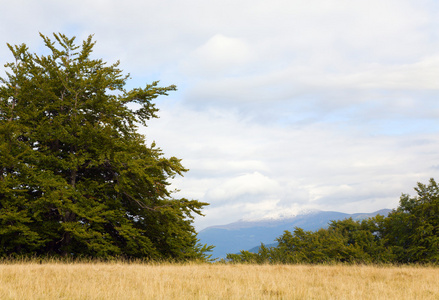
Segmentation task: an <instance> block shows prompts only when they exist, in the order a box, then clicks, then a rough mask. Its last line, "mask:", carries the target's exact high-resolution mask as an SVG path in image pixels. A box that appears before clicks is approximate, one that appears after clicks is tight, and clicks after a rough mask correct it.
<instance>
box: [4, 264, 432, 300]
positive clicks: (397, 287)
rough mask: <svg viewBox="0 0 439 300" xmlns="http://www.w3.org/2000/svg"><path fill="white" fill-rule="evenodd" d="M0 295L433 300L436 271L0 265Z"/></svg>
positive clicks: (272, 267)
mask: <svg viewBox="0 0 439 300" xmlns="http://www.w3.org/2000/svg"><path fill="white" fill-rule="evenodd" d="M0 299H20V300H21V299H439V268H437V267H436V268H434V267H407V266H404V267H389V266H386V267H377V266H306V265H299V266H288V265H224V264H140V263H139V264H126V263H72V264H66V263H43V264H39V263H37V262H26V263H4V264H0Z"/></svg>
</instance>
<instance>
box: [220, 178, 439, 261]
mask: <svg viewBox="0 0 439 300" xmlns="http://www.w3.org/2000/svg"><path fill="white" fill-rule="evenodd" d="M415 190H416V191H417V193H418V196H417V197H413V198H411V197H410V196H408V195H402V196H401V199H400V205H399V207H398V208H397V209H396V210H393V211H392V212H391V213H390V214H389V215H388V216H387V217H384V216H381V215H377V216H375V217H373V218H369V219H365V220H361V221H354V220H353V219H352V218H349V219H345V220H341V221H332V222H331V223H330V224H329V227H328V228H327V229H320V230H318V231H314V232H312V231H304V230H303V229H301V228H295V230H294V232H293V233H291V232H289V231H285V232H284V234H283V235H282V236H280V237H279V238H278V239H277V242H278V244H277V246H276V247H270V248H266V247H265V246H264V245H261V248H260V249H259V251H258V253H250V252H248V251H241V253H240V254H228V255H227V259H228V260H229V261H231V262H240V263H284V264H299V263H311V264H318V263H364V264H368V263H431V264H437V263H438V262H439V187H438V185H437V183H436V182H435V181H434V179H431V180H430V183H429V185H428V186H426V185H424V184H421V183H418V186H417V187H416V188H415Z"/></svg>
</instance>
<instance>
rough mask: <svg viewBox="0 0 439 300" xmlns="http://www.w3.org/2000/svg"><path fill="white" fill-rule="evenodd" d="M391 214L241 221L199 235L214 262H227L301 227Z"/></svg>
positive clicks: (321, 214) (317, 214) (315, 214)
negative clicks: (230, 255) (228, 256)
mask: <svg viewBox="0 0 439 300" xmlns="http://www.w3.org/2000/svg"><path fill="white" fill-rule="evenodd" d="M390 211H391V210H390V209H382V210H379V211H376V212H373V213H356V214H346V213H341V212H335V211H312V212H309V213H306V214H300V215H297V216H294V217H289V218H284V219H263V220H259V221H238V222H234V223H230V224H227V225H218V226H211V227H208V228H206V229H203V230H201V231H200V232H199V233H198V238H199V239H200V242H201V243H202V244H207V245H214V246H215V248H214V249H213V252H212V258H225V257H226V254H227V253H238V252H239V251H240V250H250V249H252V248H255V247H258V246H259V245H260V244H261V243H264V244H273V243H275V239H276V238H278V237H280V236H281V235H282V234H283V232H284V231H285V230H289V231H293V230H294V227H300V228H302V229H304V230H318V229H320V228H327V227H328V224H329V222H330V221H332V220H343V219H346V218H350V217H352V219H354V220H362V219H367V218H370V217H373V216H376V215H378V214H380V215H384V216H387V214H388V213H389V212H390ZM255 249H257V248H255ZM255 249H252V250H255Z"/></svg>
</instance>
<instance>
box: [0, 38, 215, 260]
mask: <svg viewBox="0 0 439 300" xmlns="http://www.w3.org/2000/svg"><path fill="white" fill-rule="evenodd" d="M41 37H42V39H43V41H44V44H45V46H46V47H47V49H48V50H49V53H50V54H48V55H38V54H35V53H31V52H30V51H29V49H28V47H27V46H26V45H25V44H22V45H18V46H11V45H9V44H8V47H9V49H10V50H11V52H12V55H13V57H14V61H13V62H11V63H8V64H6V65H5V67H6V69H7V72H6V76H5V77H4V78H0V256H5V255H63V256H73V257H80V256H85V257H102V258H108V257H127V258H151V259H176V260H182V259H192V258H203V257H204V254H203V253H204V252H203V251H205V250H206V249H207V248H206V247H203V248H202V247H201V246H200V245H199V244H198V240H197V238H196V232H195V230H194V228H193V226H192V221H193V218H194V215H196V214H201V210H202V207H203V206H205V205H207V203H202V202H199V201H196V200H188V199H184V198H183V199H174V198H173V197H172V193H171V191H170V187H169V185H170V182H169V179H171V178H173V177H174V176H176V175H183V173H184V172H186V171H187V169H185V168H184V167H183V166H182V164H181V160H180V159H178V158H175V157H170V158H166V157H164V155H163V152H162V150H161V149H160V148H158V147H157V146H156V145H155V144H154V143H152V144H151V145H150V146H148V145H147V144H146V142H145V137H144V136H143V135H141V134H139V133H138V131H137V130H138V125H139V124H141V125H147V121H148V120H149V119H151V118H155V117H157V115H156V113H157V111H158V109H157V108H156V107H155V104H154V103H153V100H154V99H155V98H157V97H158V96H160V95H167V94H168V92H170V91H174V90H176V87H175V86H173V85H172V86H168V87H159V86H158V82H153V83H151V84H147V85H146V86H145V87H144V88H134V89H131V90H126V89H125V85H126V83H127V81H128V80H129V75H124V74H123V72H122V70H120V69H119V68H118V65H119V63H118V62H117V63H114V64H110V65H108V64H107V63H105V62H103V60H102V59H93V58H92V57H91V54H92V51H93V47H94V45H95V42H94V41H93V37H92V36H89V37H88V38H87V39H86V40H85V41H83V42H82V45H79V46H78V45H76V44H75V38H74V37H73V38H69V37H67V36H66V35H63V34H54V40H51V39H50V38H49V37H47V36H44V35H41Z"/></svg>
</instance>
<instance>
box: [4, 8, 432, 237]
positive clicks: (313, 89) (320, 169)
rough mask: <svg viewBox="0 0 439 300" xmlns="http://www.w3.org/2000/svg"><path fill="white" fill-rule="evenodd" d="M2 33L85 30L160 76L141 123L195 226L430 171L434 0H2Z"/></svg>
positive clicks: (325, 201)
mask: <svg viewBox="0 0 439 300" xmlns="http://www.w3.org/2000/svg"><path fill="white" fill-rule="evenodd" d="M0 7H1V10H0V76H2V77H3V76H4V71H5V68H4V67H3V65H4V64H5V63H7V62H10V61H12V60H13V59H12V55H11V54H10V52H9V49H8V48H7V46H6V43H10V44H13V45H14V44H21V43H26V44H27V45H28V47H29V48H30V50H31V51H32V52H36V53H40V54H41V53H44V51H45V50H44V44H43V42H42V39H41V38H40V36H39V33H40V32H41V33H43V34H44V35H47V36H51V35H52V33H54V32H57V33H58V32H60V33H64V34H66V35H68V36H76V38H77V41H78V44H79V43H81V41H82V40H84V39H86V38H87V37H88V36H89V35H90V34H93V35H94V40H95V41H96V42H97V43H96V46H95V49H94V55H95V57H96V58H103V59H104V61H107V62H108V63H114V62H116V61H117V60H120V68H121V69H123V70H124V72H125V73H126V74H128V73H129V74H130V75H131V79H130V80H129V81H128V84H127V86H126V88H127V89H131V88H135V87H145V85H146V84H148V83H151V82H153V81H156V80H160V85H161V86H168V85H171V84H175V85H176V86H177V88H178V90H177V91H175V92H172V93H170V95H169V96H167V97H165V96H163V97H161V98H157V99H156V100H157V101H156V105H157V107H158V108H159V109H160V111H159V116H160V118H159V119H154V120H151V121H150V122H149V125H148V127H141V128H139V131H140V132H141V133H142V134H144V135H145V138H146V142H147V144H150V143H151V142H152V141H155V142H156V143H157V145H158V146H159V147H160V148H162V149H163V152H164V154H165V156H167V157H171V156H176V157H178V158H181V159H182V163H183V165H184V166H185V167H186V168H188V169H190V171H189V172H187V173H186V174H185V175H184V177H178V178H175V179H174V180H172V189H178V190H180V191H179V192H176V193H175V194H174V196H175V197H177V198H180V197H185V198H189V199H197V200H199V201H202V202H207V203H209V204H210V205H209V206H207V207H206V208H205V209H204V210H203V212H204V214H205V216H204V217H197V218H196V219H195V223H194V225H195V228H196V229H197V230H201V229H203V228H206V227H207V226H212V225H220V224H227V223H231V222H234V221H237V220H241V219H243V220H254V219H260V218H278V217H282V216H284V217H285V216H290V215H294V214H297V213H300V212H303V211H308V210H315V209H317V210H334V211H341V212H346V213H356V212H373V211H376V210H379V209H382V208H391V209H393V208H396V207H397V206H398V203H399V198H400V196H401V194H402V193H405V194H410V195H415V191H414V190H413V187H415V186H416V184H417V182H423V183H427V182H428V180H429V179H430V178H436V179H439V176H438V175H439V151H438V149H439V101H438V100H439V2H438V1H436V0H416V1H415V0H355V1H348V0H309V1H301V0H288V1H284V0H271V1H261V0H252V1H248V0H233V1H230V0H221V1H219V0H211V1H203V0H188V1H181V0H180V1H176V0H170V1H166V0H161V1H156V0H149V1H134V0H124V1H116V0H94V1H85V0H77V1H57V0H39V1H32V0H16V1H9V0H8V1H7V0H0Z"/></svg>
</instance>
